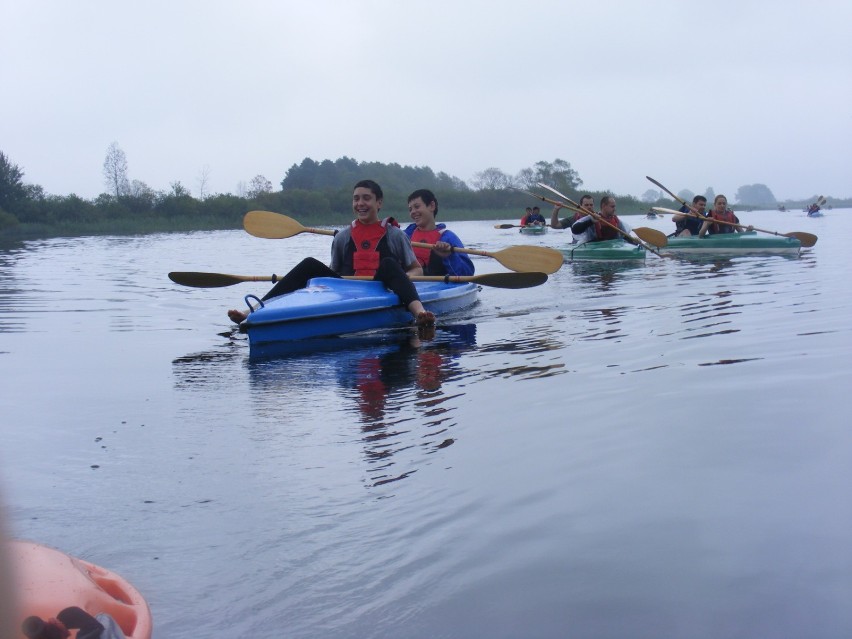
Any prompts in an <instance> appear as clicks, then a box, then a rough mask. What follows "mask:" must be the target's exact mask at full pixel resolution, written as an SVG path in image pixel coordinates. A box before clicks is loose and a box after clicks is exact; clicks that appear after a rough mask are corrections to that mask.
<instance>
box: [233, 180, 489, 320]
mask: <svg viewBox="0 0 852 639" xmlns="http://www.w3.org/2000/svg"><path fill="white" fill-rule="evenodd" d="M383 203H384V193H383V191H382V187H381V186H379V185H378V184H377V183H376V182H374V181H373V180H361V181H360V182H358V183H357V184H356V185H355V188H354V190H353V192H352V212H353V214H354V216H355V219H354V220H352V223H351V224H350V225H349V226H347V227H346V228H344V229H342V230H341V231H339V232H337V233H336V234H335V236H334V240H333V241H332V244H331V262H330V264H329V265H328V266H326V265H325V264H323V263H322V262H320V261H319V260H317V259H315V258H313V257H307V258H305V259H303V260H302V261H301V262H299V263H298V264H297V265H296V266H295V267H293V269H292V270H291V271H290V272H289V273H287V274H286V275H284V276H283V277H282V278H281V279H280V280H279V281H278V282H277V283H276V284H275V286H273V287H272V288H271V289H270V290H269V292H268V293H266V295H264V296H263V298H262V299H263V300H264V301H266V300H269V299H272V298H274V297H279V296H280V295H284V294H286V293H292V292H293V291H296V290H298V289H301V288H305V287H306V286H307V285H308V281H309V280H310V279H312V278H314V277H341V276H347V275H356V276H367V277H372V278H373V279H374V280H378V281H380V282H382V283H383V284H384V285H385V286H386V287H387V288H388V289H390V290H391V291H393V292H394V293H396V295H397V296H398V297H399V299H400V302H402V304H403V306H405V308H407V309H408V311H409V312H410V313H411V314H412V316H414V322H415V324H416V325H417V326H418V327H421V328H424V329H426V330H427V334H428V328H430V327H434V324H435V315H434V314H433V313H432V312H431V311H427V310H426V309H425V308H424V307H423V304H422V302H421V301H420V298H419V296H418V294H417V289H416V288H415V287H414V283H413V282H412V281H411V279H410V278H411V276H420V275H462V276H465V275H473V274H474V266H473V262H472V261H471V259H470V258H469V257H468V256H467V255H466V254H462V253H456V252H455V251H454V248H463V247H464V244H462V242H461V240H460V239H459V238H458V236H457V235H456V234H455V233H453V232H452V231H449V230H448V229H447V228H446V226H445V225H444V224H437V223H436V222H435V217H436V216H437V215H438V200H437V198H436V197H435V194H434V193H432V192H431V191H429V190H428V189H419V190H417V191H414V192H413V193H412V194H411V195H410V196H409V197H408V211H409V214H410V216H411V220H412V223H411V224H410V225H409V226H408V227H407V228H406V229H405V230H404V231H403V230H401V229H400V228H399V225H398V223H396V221H395V220H394V219H393V218H385V219H381V218H379V212H380V211H381V208H382V205H383ZM411 242H423V243H428V244H431V245H432V246H431V248H422V247H412V245H411ZM247 316H248V314H247V313H244V312H243V311H239V310H236V309H231V310H229V311H228V317H229V318H230V319H231V321H233V322H236V323H237V324H239V323H240V322H242V321H244V320H245V319H246V317H247Z"/></svg>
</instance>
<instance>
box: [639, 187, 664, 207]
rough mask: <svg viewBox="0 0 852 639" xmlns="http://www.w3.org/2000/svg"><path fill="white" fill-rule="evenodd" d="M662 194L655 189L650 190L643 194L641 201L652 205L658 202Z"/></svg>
mask: <svg viewBox="0 0 852 639" xmlns="http://www.w3.org/2000/svg"><path fill="white" fill-rule="evenodd" d="M662 195H663V194H662V193H660V192H659V191H655V190H654V189H648V190H647V191H645V192H644V193H643V194H642V197H641V200H642V201H643V202H646V203H648V204H650V203H651V202H656V201H657V200H659V199H660V198H661V197H662Z"/></svg>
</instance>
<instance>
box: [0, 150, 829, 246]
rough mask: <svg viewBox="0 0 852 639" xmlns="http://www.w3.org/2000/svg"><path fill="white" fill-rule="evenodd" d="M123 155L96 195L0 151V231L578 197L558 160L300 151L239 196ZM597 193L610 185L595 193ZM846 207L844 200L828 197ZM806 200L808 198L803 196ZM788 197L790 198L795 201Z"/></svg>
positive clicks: (518, 205) (572, 176) (465, 210)
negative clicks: (468, 174) (497, 164)
mask: <svg viewBox="0 0 852 639" xmlns="http://www.w3.org/2000/svg"><path fill="white" fill-rule="evenodd" d="M126 171H127V169H126V159H125V158H124V154H123V152H122V151H121V150H120V149H118V147H117V145H115V144H113V145H112V146H111V147H110V150H109V154H108V157H107V160H106V161H105V162H104V175H105V178H106V180H105V181H106V184H107V189H108V191H109V192H105V193H102V194H101V195H99V196H98V197H96V198H94V199H93V200H87V199H84V198H81V197H78V196H77V195H74V194H71V195H49V194H47V193H45V192H44V189H43V188H42V187H41V186H38V185H33V184H26V183H24V182H23V175H24V172H23V171H22V170H21V169H20V168H19V167H18V166H17V165H15V164H13V163H12V162H11V161H10V160H9V159H8V158H7V157H6V155H5V154H4V153H2V151H0V235H2V236H6V237H39V236H41V237H46V236H60V235H62V236H71V235H89V234H128V233H148V232H167V231H190V230H211V229H237V228H241V226H242V218H243V216H244V215H245V213H246V212H247V211H251V210H255V209H263V210H269V211H277V212H279V213H284V214H286V215H290V216H291V217H294V218H296V219H298V220H299V221H300V222H302V223H304V224H306V225H321V224H326V225H343V224H346V223H347V222H348V221H349V220H351V219H352V204H351V202H352V187H353V185H354V184H355V183H356V182H357V181H358V180H361V179H364V178H369V179H372V180H375V181H377V182H378V183H379V184H381V185H382V188H383V190H384V193H385V201H384V207H383V209H382V213H383V214H384V215H393V216H395V217H397V218H398V219H401V220H403V221H404V220H406V219H407V217H408V205H407V197H408V194H409V193H411V192H412V191H414V190H416V189H420V188H428V189H431V190H433V191H434V192H435V193H436V195H437V196H438V199H439V202H440V213H439V215H440V218H441V219H443V220H470V219H505V218H509V219H511V218H514V217H518V218H520V216H521V215H522V213H523V209H524V208H525V207H527V206H535V205H539V206H541V208H542V209H544V210H545V211H546V212H549V209H550V205H549V204H547V203H544V202H540V201H537V200H534V199H533V198H531V197H530V196H528V195H525V194H523V193H519V192H518V191H515V190H512V189H511V188H510V187H518V188H524V189H527V190H530V191H537V192H541V189H539V188H538V187H537V186H536V182H544V183H547V184H551V185H553V186H554V187H556V188H557V189H558V190H560V191H561V192H563V193H565V194H566V195H568V196H569V197H571V198H572V199H575V200H579V197H580V195H582V193H583V191H581V190H580V187H581V186H582V180H580V178H579V176H578V175H577V173H576V172H575V171H574V170H573V169H572V168H571V165H570V164H569V163H567V162H565V161H563V160H559V159H557V160H555V161H554V162H546V161H541V162H537V163H536V164H535V166H533V167H530V168H528V169H523V170H522V171H521V172H520V173H518V174H517V175H516V176H510V175H507V174H504V173H502V172H501V171H500V170H499V169H496V168H488V169H485V170H484V171H482V172H480V173H478V174H477V175H476V176H475V178H474V180H473V187H471V186H468V185H467V184H466V183H465V182H464V181H462V180H460V179H459V178H457V177H453V176H450V175H448V174H446V173H443V172H439V173H435V172H434V171H433V170H432V169H431V168H429V167H412V166H401V165H399V164H383V163H380V162H358V161H356V160H354V159H351V158H347V157H344V158H340V159H338V160H336V161H331V160H324V161H321V162H316V161H314V160H312V159H310V158H305V159H304V160H303V161H302V162H301V163H300V164H298V165H297V164H294V165H293V166H291V167H290V168H289V169H288V170H287V171H286V174H285V176H284V178H283V179H282V180H281V183H280V186H281V189H280V190H274V189H273V186H272V183H271V182H269V180H267V179H266V178H265V177H263V176H256V177H255V178H254V179H253V180H251V182H250V184H249V186H248V188H242V189H240V190H241V191H242V192H241V193H240V194H238V195H234V194H231V193H227V194H213V195H204V194H203V189H202V194H200V196H199V197H193V195H192V194H191V193H190V192H189V190H188V189H186V188H185V187H184V186H183V185H182V184H181V183H180V182H173V183H172V184H171V188H170V189H169V190H168V191H155V190H153V189H151V188H149V187H148V186H147V185H146V184H145V183H143V182H140V181H138V180H133V181H132V182H131V181H129V180H128V179H127V174H126ZM591 193H592V195H594V196H595V200H596V201H599V199H600V197H601V196H603V195H607V194H610V195H611V193H608V192H591ZM616 197H617V198H618V213H619V214H631V213H643V212H645V211H647V209H648V207H649V206H654V205H656V206H666V207H673V206H674V201H673V200H667V199H657V200H656V201H651V202H649V201H648V200H647V198H646V199H645V200H644V201H640V200H638V199H636V198H634V197H632V196H619V195H616ZM832 203H833V204H834V205H835V206H844V205H845V204H844V203H842V202H836V201H834V202H832ZM803 204H806V203H803ZM796 205H798V204H796V203H793V204H790V205H788V207H789V206H796Z"/></svg>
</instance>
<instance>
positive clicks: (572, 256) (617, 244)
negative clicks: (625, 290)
mask: <svg viewBox="0 0 852 639" xmlns="http://www.w3.org/2000/svg"><path fill="white" fill-rule="evenodd" d="M562 254H563V255H564V256H565V260H566V261H569V262H641V261H642V260H644V259H645V249H644V248H642V247H641V246H636V245H634V244H631V243H630V242H625V241H624V240H618V239H616V240H604V241H602V242H584V243H583V244H575V245H571V246H568V247H567V248H564V249H562Z"/></svg>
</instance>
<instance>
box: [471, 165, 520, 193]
mask: <svg viewBox="0 0 852 639" xmlns="http://www.w3.org/2000/svg"><path fill="white" fill-rule="evenodd" d="M513 182H514V180H513V179H512V176H511V175H507V174H506V173H503V171H501V170H500V169H498V168H497V167H495V166H491V167H488V168H487V169H485V170H484V171H480V172H479V173H476V174H475V175H474V176H473V186H474V188H475V189H477V190H479V191H482V190H485V189H507V188H509V187H510V186H512V185H513Z"/></svg>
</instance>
